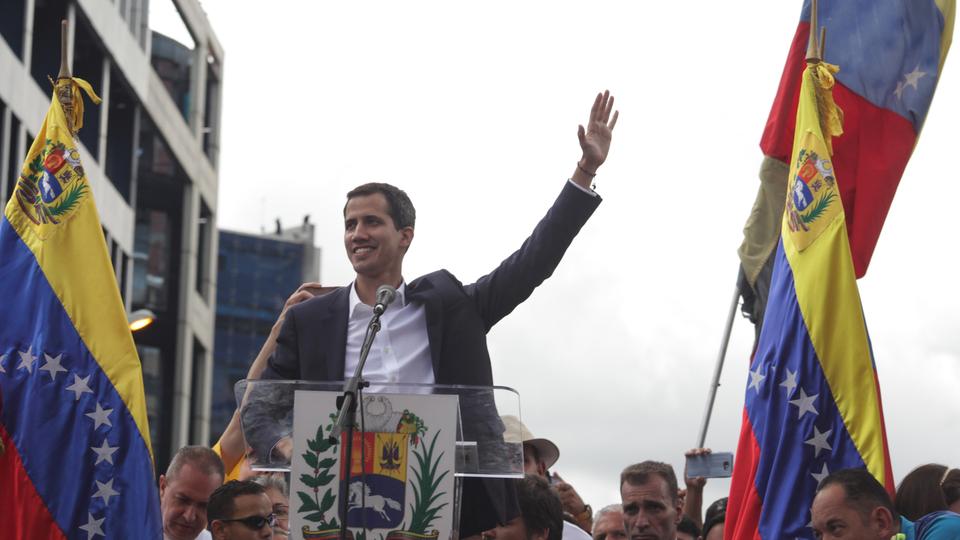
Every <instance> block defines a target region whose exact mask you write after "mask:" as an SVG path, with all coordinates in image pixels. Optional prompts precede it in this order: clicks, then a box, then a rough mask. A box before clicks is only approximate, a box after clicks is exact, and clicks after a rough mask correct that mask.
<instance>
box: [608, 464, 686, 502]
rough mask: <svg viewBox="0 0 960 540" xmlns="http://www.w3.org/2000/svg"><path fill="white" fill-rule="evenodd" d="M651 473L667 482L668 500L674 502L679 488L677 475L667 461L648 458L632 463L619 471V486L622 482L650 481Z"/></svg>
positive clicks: (641, 482) (644, 482) (636, 484)
mask: <svg viewBox="0 0 960 540" xmlns="http://www.w3.org/2000/svg"><path fill="white" fill-rule="evenodd" d="M653 475H656V476H659V477H660V478H663V480H664V481H665V482H666V483H667V491H668V492H669V493H670V500H671V501H672V502H673V503H674V504H676V502H677V497H678V496H679V493H678V491H679V489H678V488H677V475H676V473H674V472H673V467H671V466H670V465H669V464H668V463H662V462H660V461H650V460H647V461H643V462H640V463H634V464H633V465H630V466H628V467H627V468H626V469H624V470H623V472H621V473H620V487H621V488H622V487H623V484H625V483H629V484H631V485H634V486H639V485H640V484H646V483H647V482H648V481H650V477H651V476H653Z"/></svg>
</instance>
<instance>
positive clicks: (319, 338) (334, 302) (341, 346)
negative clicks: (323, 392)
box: [307, 285, 351, 381]
mask: <svg viewBox="0 0 960 540" xmlns="http://www.w3.org/2000/svg"><path fill="white" fill-rule="evenodd" d="M350 287H351V285H348V286H346V287H341V288H339V289H337V290H336V291H334V292H332V293H330V294H331V295H335V296H333V298H331V299H330V300H331V301H330V302H328V303H327V312H326V313H323V314H321V315H320V318H319V319H318V324H317V326H316V329H314V330H307V331H315V332H316V334H315V335H316V343H317V348H316V349H315V350H318V351H324V356H325V357H326V358H325V360H326V362H325V363H326V369H327V372H326V380H328V381H342V380H343V365H344V359H345V356H344V355H345V354H346V347H347V317H348V315H349V314H348V313H347V311H348V310H349V309H350Z"/></svg>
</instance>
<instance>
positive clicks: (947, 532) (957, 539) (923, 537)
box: [917, 511, 960, 540]
mask: <svg viewBox="0 0 960 540" xmlns="http://www.w3.org/2000/svg"><path fill="white" fill-rule="evenodd" d="M925 520H929V522H928V523H925V524H922V525H920V523H919V522H918V525H920V526H918V529H919V530H918V533H919V534H918V535H917V537H918V539H919V540H960V514H955V513H953V512H949V511H944V512H937V513H936V514H933V515H930V516H925V517H924V518H921V519H920V521H925Z"/></svg>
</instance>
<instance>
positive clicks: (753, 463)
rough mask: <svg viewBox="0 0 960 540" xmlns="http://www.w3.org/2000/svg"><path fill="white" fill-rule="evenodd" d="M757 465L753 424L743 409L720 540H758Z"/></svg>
mask: <svg viewBox="0 0 960 540" xmlns="http://www.w3.org/2000/svg"><path fill="white" fill-rule="evenodd" d="M759 464H760V445H759V444H758V443H757V438H756V437H755V436H754V435H753V425H752V424H751V423H750V417H748V416H747V410H746V409H744V410H743V426H742V427H741V428H740V442H739V443H738V444H737V457H736V461H735V462H734V466H733V478H731V481H730V495H729V498H728V500H727V517H726V520H725V522H724V523H725V524H724V528H723V540H748V539H749V540H754V539H759V538H760V532H759V530H758V528H759V526H760V511H761V510H762V509H763V507H762V506H761V501H760V496H759V495H758V494H757V488H756V484H755V483H754V478H755V477H756V474H757V467H758V466H759Z"/></svg>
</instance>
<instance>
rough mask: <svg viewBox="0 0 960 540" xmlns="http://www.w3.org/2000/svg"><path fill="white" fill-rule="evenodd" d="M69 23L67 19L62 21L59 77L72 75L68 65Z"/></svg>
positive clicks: (63, 77)
mask: <svg viewBox="0 0 960 540" xmlns="http://www.w3.org/2000/svg"><path fill="white" fill-rule="evenodd" d="M68 26H69V23H68V21H67V20H66V19H62V20H61V21H60V73H58V74H57V78H58V79H69V78H70V77H71V75H70V66H69V65H67V38H68V37H69V36H67V33H68V32H69V30H68Z"/></svg>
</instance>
